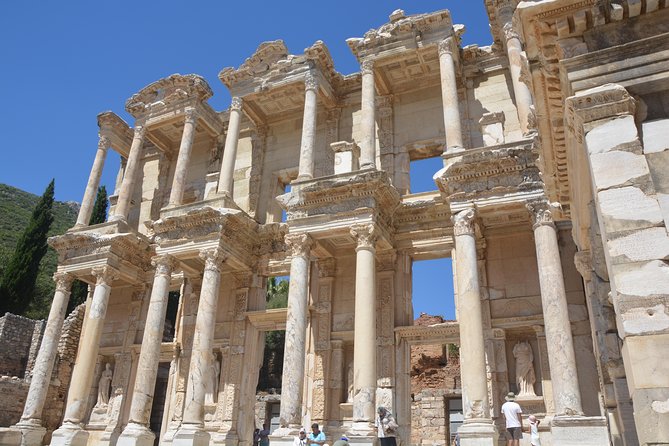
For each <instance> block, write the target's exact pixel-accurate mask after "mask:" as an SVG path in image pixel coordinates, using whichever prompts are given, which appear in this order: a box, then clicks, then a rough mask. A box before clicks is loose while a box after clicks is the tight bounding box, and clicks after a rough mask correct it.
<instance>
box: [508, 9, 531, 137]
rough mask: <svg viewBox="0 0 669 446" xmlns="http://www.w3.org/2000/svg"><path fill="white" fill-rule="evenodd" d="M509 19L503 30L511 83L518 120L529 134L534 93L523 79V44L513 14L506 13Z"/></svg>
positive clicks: (523, 129) (522, 128) (524, 132)
mask: <svg viewBox="0 0 669 446" xmlns="http://www.w3.org/2000/svg"><path fill="white" fill-rule="evenodd" d="M505 15H506V17H508V19H507V20H506V21H505V23H504V25H503V27H502V30H503V31H504V38H505V39H506V54H507V56H508V58H509V71H510V73H511V85H513V96H514V98H515V100H516V110H517V111H518V121H519V122H520V129H521V131H522V132H523V135H525V134H527V133H528V132H529V131H530V130H531V129H529V116H530V113H531V111H532V93H531V92H530V88H529V87H528V86H527V85H526V84H525V83H524V82H523V81H522V80H521V72H522V69H523V63H524V62H523V58H522V52H523V45H522V43H521V42H520V37H519V36H518V33H517V32H516V31H515V30H514V29H513V24H512V22H511V18H512V16H513V12H511V14H505Z"/></svg>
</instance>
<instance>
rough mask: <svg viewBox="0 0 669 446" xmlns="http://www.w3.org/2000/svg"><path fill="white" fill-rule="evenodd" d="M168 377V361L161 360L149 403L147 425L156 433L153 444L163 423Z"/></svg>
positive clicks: (157, 441) (158, 436)
mask: <svg viewBox="0 0 669 446" xmlns="http://www.w3.org/2000/svg"><path fill="white" fill-rule="evenodd" d="M169 377H170V363H169V362H161V363H160V365H159V366H158V374H157V376H156V387H155V389H154V393H153V395H154V396H153V404H152V405H151V419H150V422H149V427H150V429H151V431H152V432H153V433H154V434H156V438H155V440H154V442H153V444H154V445H155V446H157V445H158V443H159V441H160V430H161V427H162V424H163V415H164V414H165V403H166V401H167V383H168V380H169Z"/></svg>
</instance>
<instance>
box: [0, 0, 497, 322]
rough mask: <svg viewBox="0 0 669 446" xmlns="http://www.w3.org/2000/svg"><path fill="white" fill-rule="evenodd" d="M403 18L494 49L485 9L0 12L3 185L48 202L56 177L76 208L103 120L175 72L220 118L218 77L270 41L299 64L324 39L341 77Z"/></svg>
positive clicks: (343, 0)
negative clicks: (453, 26) (454, 27)
mask: <svg viewBox="0 0 669 446" xmlns="http://www.w3.org/2000/svg"><path fill="white" fill-rule="evenodd" d="M396 8H402V9H404V10H405V11H406V13H407V14H415V13H421V12H428V11H435V10H438V9H450V10H451V13H452V16H453V21H454V22H455V23H462V24H464V25H466V27H467V32H466V33H465V34H464V36H463V44H464V45H466V44H470V43H477V44H479V45H487V44H490V42H491V37H490V33H489V30H488V22H487V17H486V14H485V9H484V6H483V0H477V1H472V0H442V1H431V0H430V1H428V0H425V1H416V0H414V1H408V0H401V1H393V2H389V1H382V0H356V1H352V0H339V1H337V2H298V1H282V2H277V1H258V2H251V1H246V2H223V1H216V2H214V1H211V2H203V1H191V2H183V1H180V2H177V1H172V0H165V1H160V2H159V1H142V2H140V1H132V2H131V1H125V0H123V1H109V2H97V1H93V2H91V1H81V0H76V1H67V2H36V1H30V0H26V1H16V2H2V5H1V6H0V63H1V66H2V67H3V69H2V70H0V85H2V87H1V91H2V101H3V104H4V106H3V107H2V108H1V109H0V134H2V137H3V138H2V143H1V144H2V145H0V153H1V154H2V158H1V161H0V182H2V183H6V184H10V185H12V186H16V187H19V188H21V189H24V190H26V191H29V192H32V193H35V194H41V193H42V192H43V190H44V188H45V187H46V185H47V184H48V182H49V180H50V179H51V178H52V177H54V178H55V179H56V199H58V200H62V201H67V200H74V201H80V200H81V197H82V195H83V191H84V187H85V184H86V181H87V178H88V173H89V170H90V167H91V164H92V161H93V156H94V153H95V149H96V147H97V124H96V115H97V114H98V113H100V112H102V111H105V110H112V111H114V112H116V113H117V114H119V115H120V116H121V117H123V118H124V119H126V121H127V122H128V123H132V119H131V117H130V116H129V115H128V114H127V113H126V112H125V110H124V104H125V101H126V99H127V98H129V97H130V96H131V95H132V94H133V93H135V92H137V91H138V90H140V89H141V88H143V87H144V86H146V85H147V84H149V83H151V82H153V81H155V80H157V79H160V78H162V77H165V76H167V75H169V74H172V73H182V74H186V73H197V74H200V75H202V76H204V77H205V78H206V79H207V81H208V82H209V84H210V85H211V87H212V88H213V90H214V97H213V98H212V99H211V100H210V101H209V102H210V104H211V105H212V107H214V108H215V109H216V110H223V109H225V108H227V107H228V106H229V102H230V96H229V94H228V92H227V90H226V89H225V87H224V86H223V84H221V83H220V82H219V81H218V76H217V75H218V72H219V71H220V70H221V69H222V68H223V67H227V66H235V67H236V66H239V65H240V64H241V63H242V62H243V61H244V59H246V58H247V57H249V56H250V55H251V54H253V52H254V50H255V49H256V47H257V46H258V44H260V43H261V42H263V41H266V40H274V39H283V40H284V41H285V42H286V45H287V46H288V49H289V50H290V51H291V52H293V53H301V52H302V50H303V49H304V48H306V47H308V46H310V45H311V44H313V43H314V42H315V41H316V40H323V41H324V42H325V43H326V44H327V45H328V47H329V49H330V52H331V53H332V57H333V59H334V61H335V67H336V69H337V70H339V71H340V72H342V73H344V74H348V73H352V72H355V71H359V66H358V64H357V62H356V60H355V58H354V57H353V55H352V54H351V52H350V50H349V49H348V47H347V45H346V42H345V40H346V38H348V37H361V36H362V35H363V34H364V33H365V32H366V31H367V30H369V29H370V28H377V27H379V26H380V25H382V24H384V23H386V22H387V21H388V15H389V14H390V13H391V12H392V11H393V10H394V9H396ZM110 155H111V156H109V157H108V160H107V163H106V165H105V171H104V175H103V184H106V185H107V187H108V189H113V186H112V185H113V183H114V179H115V176H116V171H117V168H118V156H117V155H115V154H113V153H110ZM434 167H436V169H435V168H434ZM438 168H439V166H438V165H436V166H425V167H421V168H420V169H419V168H417V169H416V170H419V172H418V173H419V174H421V173H423V172H420V170H424V171H425V172H424V174H422V175H420V177H421V179H422V180H423V181H420V183H414V184H412V188H413V190H414V191H420V190H430V189H434V185H433V183H432V180H431V176H432V173H434V172H435V171H436V170H437V169H438ZM412 173H413V172H412ZM416 177H418V175H414V178H416ZM423 263H425V264H427V263H431V262H420V263H419V264H417V265H416V269H415V273H416V274H422V272H420V271H418V270H421V271H422V269H424V268H426V269H427V268H428V267H427V266H423ZM448 275H450V271H449V272H448ZM427 277H439V278H443V280H442V281H434V286H433V287H430V289H428V290H426V292H425V293H426V295H427V294H430V291H431V290H432V291H433V292H434V294H437V295H439V296H443V295H444V293H445V292H446V291H447V290H444V288H443V287H444V282H445V280H446V278H445V277H444V270H443V266H439V267H433V271H432V273H429V272H428V273H427ZM418 292H419V290H418V289H416V286H414V295H415V299H416V300H417V301H423V300H424V301H425V302H426V304H425V306H423V305H422V304H421V308H418V309H417V314H418V311H427V312H434V311H433V309H432V307H430V305H432V304H431V303H430V302H432V301H436V300H439V299H435V298H434V297H431V298H429V299H428V298H419V296H418V294H417V293H418ZM420 293H423V292H422V291H420ZM450 293H451V295H452V291H451V292H450ZM439 304H440V305H439V306H438V307H437V309H438V308H439V307H441V304H442V302H439ZM444 311H445V310H444ZM444 311H441V312H444ZM449 311H450V310H449ZM437 312H438V311H437Z"/></svg>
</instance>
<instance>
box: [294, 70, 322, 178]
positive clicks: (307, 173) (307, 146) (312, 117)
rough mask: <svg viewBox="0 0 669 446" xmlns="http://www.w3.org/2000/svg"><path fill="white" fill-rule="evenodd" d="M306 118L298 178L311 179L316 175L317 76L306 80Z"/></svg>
mask: <svg viewBox="0 0 669 446" xmlns="http://www.w3.org/2000/svg"><path fill="white" fill-rule="evenodd" d="M304 85H305V92H304V118H303V119H302V143H301V145H300V164H299V172H298V176H297V179H298V180H310V179H312V178H313V177H314V146H315V141H316V116H317V110H316V104H317V96H316V90H317V89H318V84H317V82H316V78H314V77H313V76H312V75H308V76H307V78H306V80H305V81H304Z"/></svg>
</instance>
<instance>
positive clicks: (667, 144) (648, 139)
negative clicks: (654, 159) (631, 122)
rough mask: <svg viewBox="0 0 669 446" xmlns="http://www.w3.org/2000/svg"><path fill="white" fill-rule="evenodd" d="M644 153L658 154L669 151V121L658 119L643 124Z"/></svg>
mask: <svg viewBox="0 0 669 446" xmlns="http://www.w3.org/2000/svg"><path fill="white" fill-rule="evenodd" d="M641 128H642V130H643V153H646V154H648V153H657V152H663V151H665V150H668V149H669V138H667V135H669V119H658V120H655V121H647V122H644V123H643V124H641Z"/></svg>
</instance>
